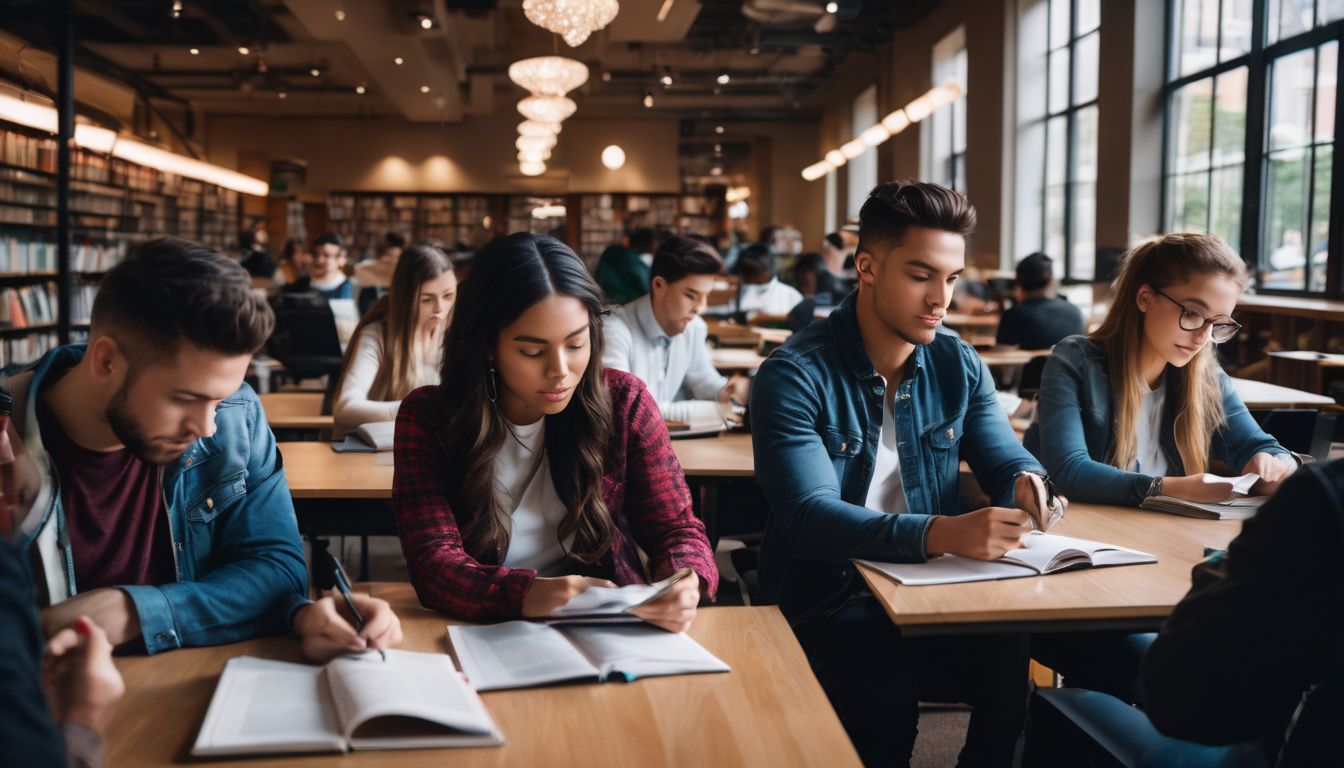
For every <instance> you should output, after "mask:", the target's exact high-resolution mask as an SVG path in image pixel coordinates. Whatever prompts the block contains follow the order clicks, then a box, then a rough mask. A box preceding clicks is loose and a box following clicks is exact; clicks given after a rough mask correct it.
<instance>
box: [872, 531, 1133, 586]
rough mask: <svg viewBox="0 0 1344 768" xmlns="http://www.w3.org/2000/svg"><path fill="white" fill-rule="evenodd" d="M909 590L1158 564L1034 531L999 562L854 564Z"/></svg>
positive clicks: (955, 559) (1122, 550)
mask: <svg viewBox="0 0 1344 768" xmlns="http://www.w3.org/2000/svg"><path fill="white" fill-rule="evenodd" d="M855 562H858V563H862V564H864V565H866V566H868V567H870V568H873V569H874V570H876V571H878V572H879V573H881V574H882V575H883V576H886V577H887V578H889V579H892V580H894V581H896V582H898V583H900V584H904V585H906V586H924V585H930V584H960V583H962V582H967V581H992V580H994V579H1016V578H1021V577H1024V576H1044V575H1046V574H1050V573H1058V572H1060V571H1070V570H1074V569H1076V568H1102V567H1106V566H1112V565H1138V564H1140V563H1156V562H1157V556H1156V555H1152V554H1149V553H1147V552H1140V551H1139V550H1137V549H1129V548H1128V547H1120V546H1115V545H1113V544H1103V543H1102V542H1100V541H1089V540H1087V539H1075V538H1071V537H1069V536H1059V535H1057V534H1053V533H1041V532H1040V531H1032V532H1031V533H1029V534H1027V535H1026V536H1024V537H1022V546H1021V547H1020V548H1018V549H1015V550H1013V551H1011V552H1009V553H1008V554H1006V555H1004V556H1003V557H1000V558H999V559H997V560H973V559H971V558H969V557H961V556H960V555H938V556H936V557H931V558H929V560H928V561H927V562H923V563H880V562H875V561H872V560H856V561H855Z"/></svg>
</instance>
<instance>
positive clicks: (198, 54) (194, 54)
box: [188, 48, 201, 56]
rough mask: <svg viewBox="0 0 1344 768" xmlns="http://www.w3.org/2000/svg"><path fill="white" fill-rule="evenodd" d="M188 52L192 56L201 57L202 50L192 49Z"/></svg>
mask: <svg viewBox="0 0 1344 768" xmlns="http://www.w3.org/2000/svg"><path fill="white" fill-rule="evenodd" d="M188 52H189V53H190V54H191V55H192V56H200V55H201V49H200V48H191V49H189V50H188Z"/></svg>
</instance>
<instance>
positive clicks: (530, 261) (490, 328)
mask: <svg viewBox="0 0 1344 768" xmlns="http://www.w3.org/2000/svg"><path fill="white" fill-rule="evenodd" d="M548 296H569V297H572V298H575V299H578V300H579V301H580V302H581V303H582V304H583V305H584V307H585V308H586V309H587V310H588V332H589V334H590V338H591V344H592V348H591V352H592V355H591V357H589V359H588V368H587V369H586V370H585V371H584V372H583V379H582V381H580V382H579V384H578V386H577V387H576V388H575V393H574V397H573V399H571V400H570V402H569V405H567V406H566V407H565V409H564V410H563V411H561V412H560V413H558V414H555V415H554V416H546V417H544V418H545V419H546V454H547V461H548V463H549V464H550V468H551V479H552V481H553V482H554V483H555V492H556V495H557V496H559V497H560V500H561V501H562V502H563V503H564V505H565V509H566V512H565V517H564V519H562V520H561V521H560V528H559V531H558V538H559V540H560V541H562V542H563V541H565V540H566V539H568V538H569V537H570V536H571V535H572V536H573V537H574V542H573V545H572V546H571V547H570V550H569V555H570V556H571V557H573V558H575V559H576V560H578V561H580V562H582V563H585V564H592V563H595V562H597V561H598V560H599V559H601V558H602V557H603V556H605V555H606V554H607V552H608V551H610V549H611V542H612V539H613V538H614V537H615V534H616V526H615V524H614V523H613V522H612V519H611V512H610V510H608V509H607V505H606V502H605V501H604V500H603V499H602V470H603V466H604V465H605V463H606V454H607V444H608V436H609V434H610V432H611V399H610V397H609V396H608V394H607V387H606V384H605V382H604V381H603V377H602V315H603V309H602V290H601V289H600V288H598V287H597V283H596V282H595V281H594V280H593V278H592V276H591V275H589V274H588V270H586V269H585V268H584V266H583V262H582V261H581V260H580V259H579V257H578V256H576V255H574V252H573V251H571V250H570V249H569V247H568V246H566V245H565V244H564V243H562V242H560V241H559V240H556V239H555V238H553V237H546V236H544V235H533V234H529V233H526V232H519V233H515V234H512V235H508V236H507V237H500V238H496V239H494V240H492V241H490V243H488V244H487V245H486V246H485V247H484V248H483V249H481V250H480V251H479V252H477V254H476V268H475V269H474V270H473V271H472V274H471V277H470V279H469V280H468V281H467V282H466V284H465V287H464V288H463V289H462V291H461V293H460V298H459V299H458V302H457V306H456V307H455V308H454V309H455V311H454V314H455V317H454V319H453V324H452V326H451V327H450V328H449V330H448V335H447V338H446V339H445V342H444V350H443V369H442V374H443V376H442V378H443V384H442V385H441V386H440V388H439V392H440V394H441V398H442V403H441V406H442V412H443V413H444V414H446V423H445V424H444V425H443V426H444V430H445V434H444V443H445V445H446V446H447V448H448V452H449V455H450V457H451V463H450V466H449V468H448V470H449V473H450V478H451V479H452V480H453V482H452V485H451V487H452V489H453V490H451V491H450V493H451V498H450V499H449V503H450V504H452V506H453V508H454V509H455V510H460V512H459V514H458V524H459V525H460V526H461V532H462V544H463V547H464V548H465V549H466V551H467V553H468V554H470V555H471V556H472V557H474V558H476V559H477V560H478V561H480V562H489V563H493V562H499V561H500V560H502V556H503V553H504V552H506V551H507V550H508V545H509V534H508V531H507V530H506V529H505V527H504V526H503V525H502V524H501V523H500V520H499V511H500V510H499V509H498V504H497V503H496V500H495V471H494V462H495V457H496V456H497V455H498V454H499V451H500V448H501V447H502V446H503V445H504V441H505V440H506V439H509V431H508V425H507V424H506V423H505V420H504V415H503V413H501V412H500V410H499V408H498V407H496V404H495V403H493V402H491V400H490V397H489V395H490V393H491V392H492V391H496V390H497V388H498V387H499V386H501V384H500V383H499V382H492V381H491V379H492V378H493V377H492V374H491V373H490V370H491V368H492V365H491V362H490V359H491V356H492V355H493V354H494V353H495V350H496V349H497V348H498V346H499V334H500V331H501V330H502V329H503V328H505V327H506V326H508V325H510V324H511V323H513V322H514V321H515V320H517V319H518V318H519V317H520V316H521V315H522V314H523V313H524V312H526V311H527V310H528V309H529V308H530V307H531V306H532V305H533V304H536V303H537V302H539V301H541V300H542V299H545V298H546V297H548ZM463 513H465V514H463Z"/></svg>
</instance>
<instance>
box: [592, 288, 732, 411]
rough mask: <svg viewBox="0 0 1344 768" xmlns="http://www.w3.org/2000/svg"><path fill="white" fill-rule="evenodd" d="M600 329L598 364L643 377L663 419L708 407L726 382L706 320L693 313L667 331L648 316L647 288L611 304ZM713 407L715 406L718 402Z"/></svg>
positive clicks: (651, 309)
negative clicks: (712, 354)
mask: <svg viewBox="0 0 1344 768" xmlns="http://www.w3.org/2000/svg"><path fill="white" fill-rule="evenodd" d="M602 330H603V332H604V335H605V341H606V350H605V351H604V352H603V353H602V365H604V366H606V367H607V368H614V369H616V370H618V371H626V372H627V373H632V374H634V375H635V376H638V377H639V378H640V379H642V380H643V381H644V384H645V385H646V386H647V387H648V388H649V392H650V393H651V394H652V395H653V399H654V400H655V401H657V403H658V408H659V410H661V411H662V412H663V418H664V419H671V420H673V421H686V422H690V421H695V420H696V414H700V413H708V412H709V411H710V407H709V405H714V401H716V400H717V399H718V397H719V391H720V390H722V389H723V387H724V385H726V384H727V383H728V378H727V377H726V376H724V375H723V374H721V373H719V372H718V371H717V370H715V369H714V363H712V362H711V361H710V359H709V347H708V345H706V343H705V339H706V338H707V337H708V336H709V328H708V327H706V326H705V321H704V320H703V319H701V318H700V317H696V318H695V319H693V320H691V322H690V324H688V325H687V326H686V330H685V331H683V332H682V333H679V334H677V335H676V336H671V337H669V336H668V335H667V334H666V333H664V332H663V328H662V326H660V325H658V320H657V319H656V318H654V316H653V303H652V301H651V299H650V297H649V296H648V294H645V295H644V296H641V297H639V298H638V299H635V300H634V301H632V302H630V303H629V304H626V305H625V306H622V307H616V308H615V309H613V310H612V311H611V314H609V315H607V317H606V319H605V320H604V321H603V323H602ZM706 403H709V405H707V404H706ZM713 412H714V413H717V412H718V406H717V405H714V407H713Z"/></svg>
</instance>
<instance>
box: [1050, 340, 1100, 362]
mask: <svg viewBox="0 0 1344 768" xmlns="http://www.w3.org/2000/svg"><path fill="white" fill-rule="evenodd" d="M1052 354H1053V356H1054V357H1058V358H1061V359H1065V360H1074V361H1081V360H1088V359H1098V360H1100V359H1105V357H1106V353H1105V351H1103V350H1102V348H1101V347H1099V346H1097V343H1096V342H1094V341H1092V340H1091V339H1089V338H1087V337H1086V336H1082V335H1078V336H1065V337H1064V338H1063V339H1060V340H1059V343H1058V344H1056V345H1055V346H1054V349H1053V353H1052Z"/></svg>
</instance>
